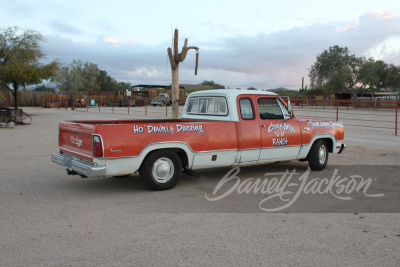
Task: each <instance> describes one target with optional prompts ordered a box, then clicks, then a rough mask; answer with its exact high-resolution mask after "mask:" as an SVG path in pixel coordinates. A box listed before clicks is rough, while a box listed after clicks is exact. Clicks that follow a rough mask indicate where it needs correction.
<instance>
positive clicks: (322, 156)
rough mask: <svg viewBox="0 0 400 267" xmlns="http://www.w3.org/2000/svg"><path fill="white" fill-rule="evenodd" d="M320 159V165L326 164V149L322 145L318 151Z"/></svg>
mask: <svg viewBox="0 0 400 267" xmlns="http://www.w3.org/2000/svg"><path fill="white" fill-rule="evenodd" d="M318 159H319V163H320V164H324V163H325V160H326V147H325V146H324V145H321V146H320V147H319V151H318Z"/></svg>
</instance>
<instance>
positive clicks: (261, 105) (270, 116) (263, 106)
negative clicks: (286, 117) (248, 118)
mask: <svg viewBox="0 0 400 267" xmlns="http://www.w3.org/2000/svg"><path fill="white" fill-rule="evenodd" d="M258 110H259V112H260V118H261V119H262V120H277V119H283V113H282V109H281V107H280V105H279V103H278V101H277V99H276V98H259V99H258Z"/></svg>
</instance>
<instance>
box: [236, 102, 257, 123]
mask: <svg viewBox="0 0 400 267" xmlns="http://www.w3.org/2000/svg"><path fill="white" fill-rule="evenodd" d="M239 107H240V115H241V116H242V119H244V120H252V119H254V112H253V105H252V103H251V100H250V99H249V98H241V99H239Z"/></svg>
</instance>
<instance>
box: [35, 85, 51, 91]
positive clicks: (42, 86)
mask: <svg viewBox="0 0 400 267" xmlns="http://www.w3.org/2000/svg"><path fill="white" fill-rule="evenodd" d="M33 91H41V92H42V91H46V92H53V91H54V89H53V88H50V87H48V86H46V85H44V84H41V85H39V86H36V88H35V89H33Z"/></svg>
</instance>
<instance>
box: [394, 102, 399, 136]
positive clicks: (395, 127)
mask: <svg viewBox="0 0 400 267" xmlns="http://www.w3.org/2000/svg"><path fill="white" fill-rule="evenodd" d="M398 107H399V103H397V102H396V114H395V116H394V117H395V126H394V129H395V130H394V135H395V136H397V111H398Z"/></svg>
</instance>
